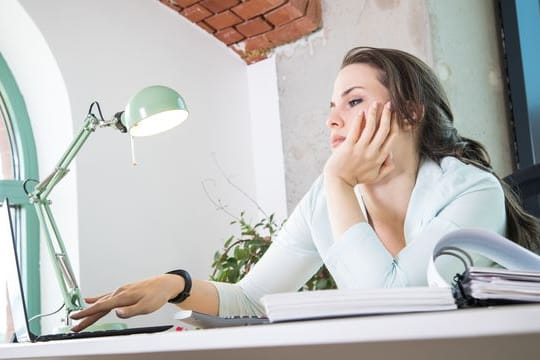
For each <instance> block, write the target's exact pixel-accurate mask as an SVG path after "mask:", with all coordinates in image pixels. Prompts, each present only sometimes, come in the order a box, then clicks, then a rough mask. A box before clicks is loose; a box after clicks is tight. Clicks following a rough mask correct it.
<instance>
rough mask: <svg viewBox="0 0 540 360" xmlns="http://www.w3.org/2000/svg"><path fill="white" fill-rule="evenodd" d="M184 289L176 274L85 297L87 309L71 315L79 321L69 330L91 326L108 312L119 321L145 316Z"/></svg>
mask: <svg viewBox="0 0 540 360" xmlns="http://www.w3.org/2000/svg"><path fill="white" fill-rule="evenodd" d="M182 289H184V279H182V277H180V276H177V275H171V274H163V275H158V276H155V277H152V278H149V279H146V280H142V281H139V282H136V283H132V284H128V285H124V286H121V287H119V288H118V289H116V290H115V291H113V292H112V293H109V294H105V295H101V296H97V297H89V298H85V301H86V302H87V303H88V304H91V306H90V307H88V308H86V309H84V310H81V311H78V312H76V313H73V314H71V318H72V319H73V320H82V321H81V322H80V323H79V324H77V325H75V326H74V327H73V328H72V329H71V330H72V331H76V332H78V331H81V330H83V329H84V328H86V327H88V326H90V325H92V324H93V323H95V322H96V321H98V320H99V319H101V318H102V317H103V316H105V315H107V314H108V313H109V312H110V311H111V310H113V309H115V310H116V315H117V316H118V317H119V318H129V317H132V316H135V315H143V314H149V313H151V312H154V311H156V310H158V309H160V308H161V307H162V306H163V305H165V304H166V303H167V301H168V300H169V299H171V298H173V297H175V296H176V295H178V293H180V292H181V291H182Z"/></svg>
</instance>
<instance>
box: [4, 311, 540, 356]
mask: <svg viewBox="0 0 540 360" xmlns="http://www.w3.org/2000/svg"><path fill="white" fill-rule="evenodd" d="M61 358H69V359H71V360H77V359H157V360H162V359H210V358H216V359H220V360H226V359H234V360H237V359H250V360H252V359H256V360H262V359H279V360H282V359H288V358H295V359H310V360H311V359H324V360H328V359H343V358H355V359H388V360H392V359H398V360H403V359H414V360H419V359H430V360H431V359H452V360H461V359H463V360H465V359H490V360H494V359H511V360H516V359H539V358H540V305H519V306H504V307H497V308H482V309H467V310H459V311H448V312H438V313H421V314H401V315H386V316H370V317H357V318H345V319H332V320H324V321H323V320H319V321H305V322H294V323H283V324H272V325H258V326H248V327H238V328H227V329H209V330H197V331H183V332H166V333H160V334H143V335H130V336H118V337H108V338H95V339H81V340H65V341H55V342H48V343H34V344H3V345H0V359H61Z"/></svg>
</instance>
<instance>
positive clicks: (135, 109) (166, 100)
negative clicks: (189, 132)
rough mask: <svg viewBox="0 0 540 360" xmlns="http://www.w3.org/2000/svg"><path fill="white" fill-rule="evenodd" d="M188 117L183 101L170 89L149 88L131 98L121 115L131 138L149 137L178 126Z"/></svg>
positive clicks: (163, 87) (164, 87)
mask: <svg viewBox="0 0 540 360" xmlns="http://www.w3.org/2000/svg"><path fill="white" fill-rule="evenodd" d="M187 117H188V110H187V106H186V103H185V102H184V99H182V97H181V96H180V94H178V93H177V92H176V91H174V90H173V89H171V88H168V87H166V86H161V85H155V86H149V87H147V88H144V89H142V90H141V91H139V92H138V93H137V94H135V96H133V97H132V98H131V99H130V100H129V102H128V104H127V106H126V110H125V112H124V114H123V115H122V123H123V124H124V126H125V127H126V128H127V129H128V131H129V133H130V135H132V136H150V135H154V134H158V133H160V132H164V131H167V130H169V129H172V128H173V127H175V126H177V125H180V124H181V123H182V122H183V121H184V120H186V119H187Z"/></svg>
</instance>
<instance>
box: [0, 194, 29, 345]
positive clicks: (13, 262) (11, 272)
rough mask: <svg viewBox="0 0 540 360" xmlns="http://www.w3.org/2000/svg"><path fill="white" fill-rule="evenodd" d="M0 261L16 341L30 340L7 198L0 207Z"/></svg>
mask: <svg viewBox="0 0 540 360" xmlns="http://www.w3.org/2000/svg"><path fill="white" fill-rule="evenodd" d="M0 259H1V260H0V261H2V263H3V264H4V265H5V270H6V282H7V290H8V300H9V306H10V309H11V316H12V318H13V328H14V330H15V335H16V336H17V341H18V342H28V341H31V340H32V338H31V335H30V332H29V330H28V322H27V314H26V306H25V301H24V294H23V290H22V283H21V276H20V271H19V266H18V264H17V255H16V253H15V237H14V235H13V224H12V222H11V214H10V211H9V203H8V200H7V198H6V199H5V200H4V202H3V203H2V206H1V209H0Z"/></svg>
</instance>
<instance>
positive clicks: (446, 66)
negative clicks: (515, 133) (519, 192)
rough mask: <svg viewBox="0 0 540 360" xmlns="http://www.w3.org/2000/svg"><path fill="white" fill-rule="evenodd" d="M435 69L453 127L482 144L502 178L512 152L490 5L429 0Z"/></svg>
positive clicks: (508, 169)
mask: <svg viewBox="0 0 540 360" xmlns="http://www.w3.org/2000/svg"><path fill="white" fill-rule="evenodd" d="M428 9H429V15H430V23H431V38H432V41H433V59H434V69H435V70H436V72H437V75H438V76H439V78H440V79H441V82H442V84H443V86H444V88H445V90H446V92H447V94H448V98H449V99H450V104H451V106H452V109H453V111H454V118H455V124H456V128H457V129H458V130H459V132H460V133H461V134H462V135H464V136H467V137H470V138H472V139H478V140H480V142H482V143H483V144H484V145H485V146H486V148H487V150H488V152H489V154H490V156H491V160H492V163H493V168H494V169H495V171H496V172H497V174H499V175H500V176H501V177H504V176H506V175H508V174H510V173H511V172H512V169H513V165H514V164H513V161H514V159H513V151H512V150H511V143H510V135H509V133H510V121H509V119H508V110H507V108H506V103H507V100H506V94H505V91H504V89H505V86H506V85H505V81H506V80H505V75H504V72H503V65H502V64H501V56H500V53H499V47H500V44H499V42H500V39H499V34H498V32H499V31H500V29H498V28H497V20H496V4H495V2H493V1H469V0H455V1H438V0H429V1H428Z"/></svg>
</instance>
